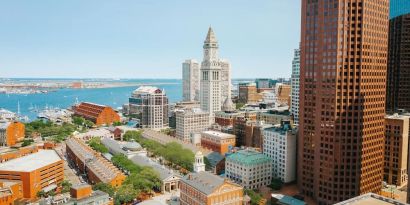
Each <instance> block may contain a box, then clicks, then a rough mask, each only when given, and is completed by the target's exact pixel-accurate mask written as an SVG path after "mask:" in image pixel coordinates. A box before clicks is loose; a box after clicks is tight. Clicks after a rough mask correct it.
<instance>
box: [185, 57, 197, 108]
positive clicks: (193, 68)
mask: <svg viewBox="0 0 410 205" xmlns="http://www.w3.org/2000/svg"><path fill="white" fill-rule="evenodd" d="M199 84H200V82H199V63H198V62H197V61H196V60H194V59H190V60H186V61H185V62H184V63H182V98H183V101H185V102H190V101H199Z"/></svg>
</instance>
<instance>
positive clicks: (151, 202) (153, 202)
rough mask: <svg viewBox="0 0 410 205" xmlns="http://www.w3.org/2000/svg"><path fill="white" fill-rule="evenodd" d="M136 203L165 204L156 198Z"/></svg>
mask: <svg viewBox="0 0 410 205" xmlns="http://www.w3.org/2000/svg"><path fill="white" fill-rule="evenodd" d="M138 205H165V204H164V203H162V202H159V201H157V200H147V201H143V202H141V203H139V204H138Z"/></svg>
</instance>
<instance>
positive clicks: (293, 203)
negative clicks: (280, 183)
mask: <svg viewBox="0 0 410 205" xmlns="http://www.w3.org/2000/svg"><path fill="white" fill-rule="evenodd" d="M272 198H275V199H277V200H278V201H279V202H281V203H283V204H288V205H305V204H306V203H305V202H304V201H301V200H299V199H296V198H293V197H290V196H286V195H282V194H272Z"/></svg>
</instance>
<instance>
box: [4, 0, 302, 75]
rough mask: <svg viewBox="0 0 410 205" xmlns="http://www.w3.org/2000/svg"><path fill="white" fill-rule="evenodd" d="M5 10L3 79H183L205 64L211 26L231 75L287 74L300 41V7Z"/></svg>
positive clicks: (143, 4)
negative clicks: (196, 62)
mask: <svg viewBox="0 0 410 205" xmlns="http://www.w3.org/2000/svg"><path fill="white" fill-rule="evenodd" d="M124 5H127V6H124ZM209 5H217V6H212V7H210V6H209ZM208 8H209V9H208ZM225 8H229V10H227V9H225ZM0 9H1V12H0V13H1V14H0V17H1V18H0V19H1V20H0V26H2V27H4V28H8V30H6V31H5V32H2V34H0V42H1V43H2V45H3V49H2V50H1V51H0V56H1V57H0V61H1V62H2V65H0V68H1V69H2V71H3V72H2V74H1V76H0V77H6V78H11V77H13V78H14V77H34V78H36V77H42V76H50V77H53V78H81V77H91V78H124V77H127V78H180V76H181V70H180V67H181V62H182V61H184V60H185V59H187V58H196V59H201V56H202V53H201V52H200V50H199V49H200V48H201V45H202V43H203V39H204V37H205V36H204V34H205V33H206V31H207V29H208V27H209V26H210V25H212V27H213V28H214V30H215V31H216V32H217V33H218V40H220V42H222V43H221V45H220V46H221V49H222V50H223V52H221V57H222V58H227V59H230V60H231V63H232V68H233V70H235V71H234V72H233V73H232V77H233V78H244V77H250V78H257V77H261V76H265V74H266V73H272V77H286V76H289V75H290V69H289V68H291V66H292V62H291V61H292V57H293V50H294V49H295V48H297V46H298V44H299V41H300V40H299V39H300V36H299V30H300V26H299V25H300V5H299V3H297V2H271V1H260V2H259V3H258V4H251V3H248V2H245V1H239V2H238V1H235V3H233V2H232V1H227V2H216V1H213V2H212V1H211V2H207V3H193V2H189V1H182V0H181V1H177V2H172V3H169V2H148V1H138V2H125V3H122V4H119V3H116V2H103V3H97V2H96V1H91V2H86V3H83V2H81V3H80V2H79V1H70V2H61V3H58V4H56V3H52V2H48V1H47V2H45V3H44V2H43V3H41V2H36V3H35V4H34V3H29V2H28V3H25V4H22V3H16V2H7V3H1V8H0ZM89 10H93V12H88V11H89ZM272 10H275V11H276V12H271V11H272ZM49 16H53V18H49ZM186 16H189V18H186ZM165 17H166V18H165ZM284 18H286V19H287V21H283V20H282V19H284ZM147 19H149V20H147ZM187 28H189V30H188V29H187ZM278 31H280V32H278ZM154 69H155V70H157V71H159V72H156V73H153V72H152V70H154ZM250 69H252V70H253V72H252V73H249V72H248V71H249V70H250Z"/></svg>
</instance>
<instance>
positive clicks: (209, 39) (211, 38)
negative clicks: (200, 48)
mask: <svg viewBox="0 0 410 205" xmlns="http://www.w3.org/2000/svg"><path fill="white" fill-rule="evenodd" d="M217 42H218V40H216V36H215V33H214V31H213V30H212V27H211V26H209V29H208V34H207V35H206V39H205V43H217Z"/></svg>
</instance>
